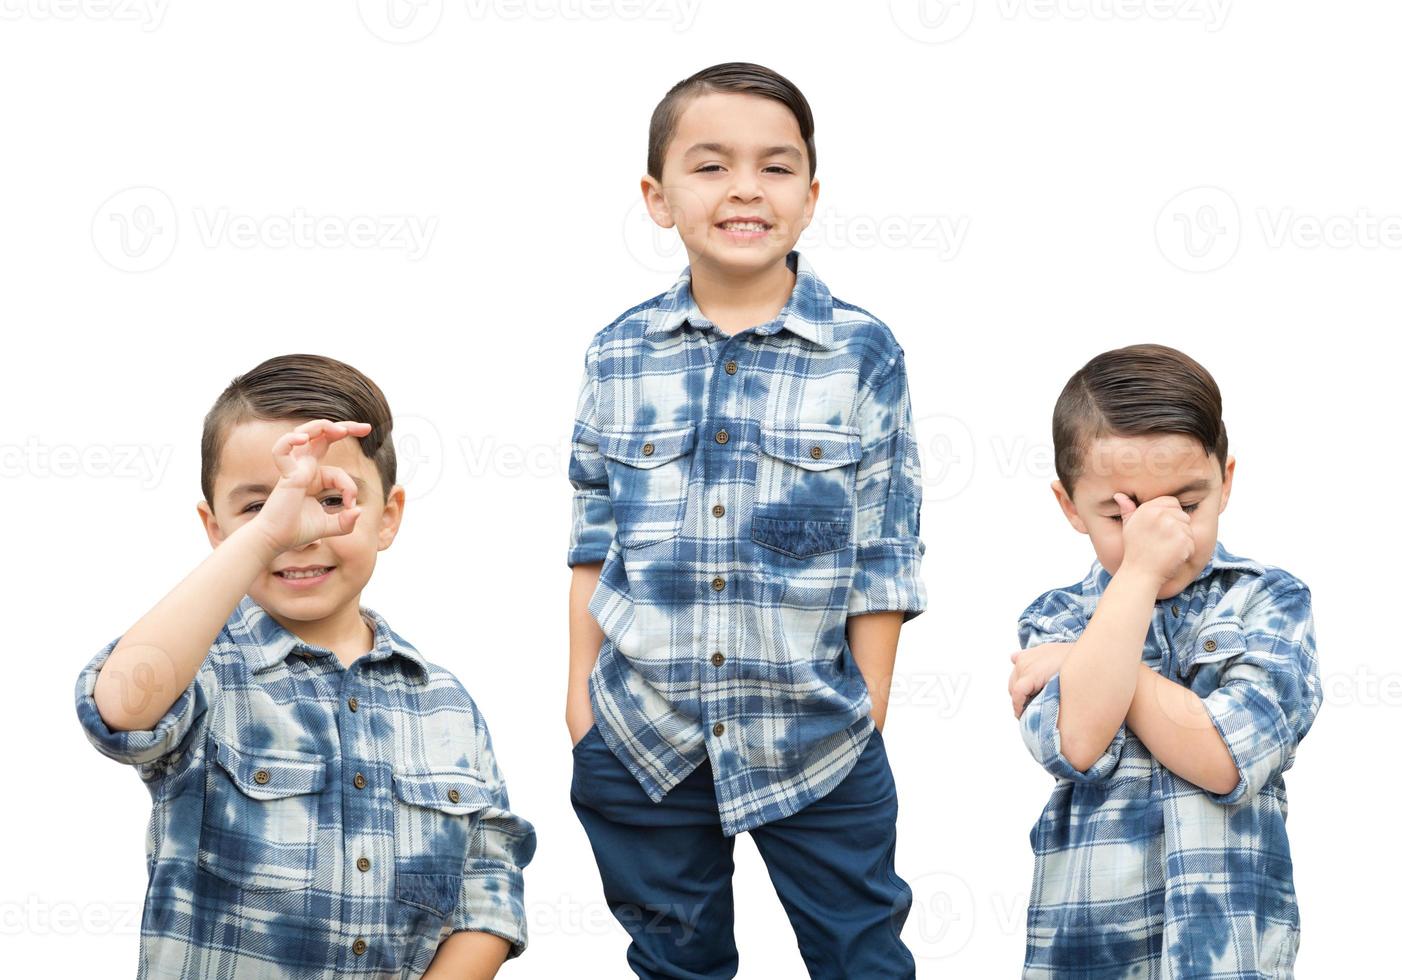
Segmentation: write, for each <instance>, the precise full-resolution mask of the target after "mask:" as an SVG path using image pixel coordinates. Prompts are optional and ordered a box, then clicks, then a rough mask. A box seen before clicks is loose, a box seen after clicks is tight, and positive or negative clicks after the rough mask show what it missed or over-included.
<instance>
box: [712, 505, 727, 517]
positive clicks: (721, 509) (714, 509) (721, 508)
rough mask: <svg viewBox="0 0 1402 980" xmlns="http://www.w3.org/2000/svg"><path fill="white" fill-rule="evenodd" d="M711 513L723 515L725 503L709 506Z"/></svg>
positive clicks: (718, 515)
mask: <svg viewBox="0 0 1402 980" xmlns="http://www.w3.org/2000/svg"><path fill="white" fill-rule="evenodd" d="M711 513H712V514H715V515H716V516H717V517H724V516H725V504H716V505H715V506H714V507H712V508H711Z"/></svg>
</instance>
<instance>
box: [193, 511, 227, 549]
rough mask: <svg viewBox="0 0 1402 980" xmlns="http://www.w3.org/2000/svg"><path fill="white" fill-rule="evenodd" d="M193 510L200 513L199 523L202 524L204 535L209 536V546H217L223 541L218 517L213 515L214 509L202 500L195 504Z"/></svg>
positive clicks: (212, 547)
mask: <svg viewBox="0 0 1402 980" xmlns="http://www.w3.org/2000/svg"><path fill="white" fill-rule="evenodd" d="M195 510H196V511H197V512H198V513H199V515H200V523H201V524H203V525H204V533H205V537H207V538H209V547H210V548H211V549H214V548H217V547H219V545H220V544H222V543H223V541H224V532H223V531H222V530H220V528H219V519H218V518H216V517H215V516H214V511H213V510H211V509H210V506H209V504H208V503H207V502H206V501H203V500H201V501H200V502H199V503H197V504H195Z"/></svg>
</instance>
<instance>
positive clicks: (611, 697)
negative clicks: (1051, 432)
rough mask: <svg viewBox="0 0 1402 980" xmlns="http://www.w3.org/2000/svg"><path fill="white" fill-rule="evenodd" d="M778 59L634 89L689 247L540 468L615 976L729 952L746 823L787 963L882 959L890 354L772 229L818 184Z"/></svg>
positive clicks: (916, 577)
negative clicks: (740, 838) (768, 884)
mask: <svg viewBox="0 0 1402 980" xmlns="http://www.w3.org/2000/svg"><path fill="white" fill-rule="evenodd" d="M813 167H814V148H813V121H812V115H811V113H810V111H809V108H808V104H807V102H806V101H805V100H804V98H803V95H802V94H801V93H800V92H799V91H798V90H797V89H796V88H795V87H794V86H793V85H792V83H790V82H789V81H788V80H786V79H784V78H782V77H781V76H779V75H777V74H775V73H774V72H772V71H770V70H768V69H766V68H762V67H760V66H758V65H752V64H723V65H717V66H715V67H712V68H708V69H706V70H704V71H701V72H699V73H697V74H696V75H693V76H692V77H690V78H688V79H686V80H684V81H682V82H680V83H679V84H678V85H676V86H675V87H674V88H673V89H672V90H671V91H670V92H668V94H667V96H666V97H665V98H664V99H663V100H662V102H661V103H660V104H659V105H658V106H657V109H656V111H655V112H654V114H653V117H652V127H651V134H650V142H649V151H648V173H647V176H646V177H644V178H643V180H642V190H643V195H644V199H645V201H646V204H647V207H648V210H649V213H650V214H651V216H652V217H653V220H655V221H656V222H657V223H658V224H659V225H661V226H662V227H669V228H670V227H676V228H677V230H678V232H679V234H680V236H681V239H682V242H683V244H684V245H685V247H686V250H687V255H688V257H689V259H690V264H689V266H688V268H687V270H686V271H685V272H684V273H683V274H682V276H681V278H680V279H679V280H678V282H677V283H676V285H674V286H673V287H672V288H671V289H670V290H669V291H668V292H666V293H664V294H662V295H660V296H656V297H654V298H653V299H651V300H648V301H646V302H644V303H642V304H640V305H638V306H636V307H634V308H633V309H631V310H628V311H627V312H625V313H624V314H623V315H622V316H620V317H619V318H618V319H617V320H615V321H614V322H613V323H612V324H610V325H609V326H607V327H605V328H604V329H603V330H601V331H599V332H598V333H597V334H596V335H595V336H594V339H593V341H592V342H591V343H590V345H589V348H588V350H587V353H586V355H585V377H584V382H583V385H582V387H581V391H580V398H579V403H578V412H577V417H576V420H575V425H574V431H573V445H572V454H571V458H570V469H569V477H570V481H571V483H572V484H573V486H574V488H575V495H574V521H573V527H572V534H571V540H570V547H569V552H568V558H567V561H568V564H569V565H570V566H571V567H572V568H573V569H574V572H573V581H572V585H571V590H570V625H571V639H570V681H569V695H568V703H567V711H566V715H567V724H568V727H569V729H570V733H571V737H572V738H573V739H574V741H575V748H574V777H573V784H572V787H571V801H572V803H573V805H574V807H575V811H576V813H577V814H578V816H579V819H580V821H581V822H582V823H583V825H584V829H585V831H586V833H587V834H588V836H589V841H590V844H591V846H592V847H593V850H594V854H595V857H596V860H597V862H598V865H599V871H600V875H601V878H602V880H603V886H604V894H605V897H606V899H607V901H608V903H609V907H610V908H611V910H612V911H613V913H614V915H615V916H616V917H617V918H618V919H619V921H620V922H621V923H622V924H623V925H624V927H625V928H626V929H627V930H628V932H629V933H630V934H631V937H632V942H631V944H630V946H629V950H628V962H629V964H630V966H631V967H632V968H633V970H634V971H635V972H636V974H637V975H638V976H639V977H644V978H652V977H683V976H685V977H697V978H701V977H707V978H709V977H733V976H734V975H735V971H736V968H737V962H738V955H737V952H736V948H735V940H734V935H733V928H732V927H733V918H734V907H733V903H732V896H731V875H732V872H733V864H732V853H733V849H734V835H735V834H737V833H739V832H741V831H749V832H750V833H751V835H752V837H753V839H754V842H755V844H756V845H757V847H758V848H759V851H760V854H761V855H762V856H763V858H764V861H765V864H766V866H767V867H768V870H769V874H770V877H771V879H772V880H773V881H774V884H775V887H776V889H777V891H778V894H779V898H780V900H781V902H782V903H783V906H784V909H785V911H786V912H787V914H788V916H789V920H790V922H791V923H792V925H793V928H794V930H795V932H796V934H797V938H798V945H799V949H800V951H801V953H802V955H803V959H804V961H805V963H806V964H807V967H808V970H809V972H810V974H811V975H812V976H814V977H825V978H826V977H831V978H837V977H863V978H876V977H911V976H914V963H913V958H912V956H911V954H910V952H909V951H908V950H907V949H906V948H905V946H904V945H903V944H902V943H901V940H900V931H901V925H902V923H903V922H904V921H905V918H906V915H907V913H908V911H909V905H910V899H911V894H910V889H909V887H908V886H907V885H906V884H905V882H904V881H902V880H901V879H900V878H899V877H898V876H897V875H896V873H895V868H894V865H893V855H894V847H895V830H896V791H895V784H894V781H893V779H892V775H891V769H890V766H889V764H888V762H887V760H886V756H885V749H884V745H883V743H882V737H881V734H880V728H881V724H882V721H883V719H884V716H885V712H886V701H887V695H888V693H889V682H890V677H891V672H892V666H893V663H894V659H895V654H896V641H897V637H898V635H899V632H900V627H901V625H902V623H903V622H905V621H907V620H909V619H912V618H914V616H916V615H917V614H918V613H920V612H921V611H922V610H923V609H924V608H925V605H926V597H925V591H924V587H923V585H922V583H921V579H920V559H921V556H922V554H923V552H924V545H923V543H922V542H921V541H920V538H919V529H920V523H919V519H920V471H919V460H918V456H917V453H916V445H915V437H914V432H913V430H912V425H911V409H910V401H909V397H908V394H907V390H906V379H905V365H904V354H903V351H902V350H901V348H900V346H899V345H898V344H897V343H896V341H895V339H894V338H893V337H892V335H891V332H890V330H889V329H888V328H887V327H886V326H885V324H883V323H881V322H880V321H879V320H877V319H875V318H874V317H873V316H871V315H870V314H869V313H867V312H866V311H865V310H862V309H859V308H857V307H855V306H852V305H850V304H848V303H844V302H842V301H841V300H838V299H835V298H833V297H832V295H831V294H830V293H829V292H828V289H827V287H826V286H825V285H824V284H823V283H822V281H821V280H819V279H818V278H817V276H816V275H815V274H814V273H813V270H812V269H811V268H810V267H809V265H808V263H807V262H806V261H805V260H804V259H803V258H802V257H800V256H799V254H798V253H797V252H795V251H793V245H794V243H795V241H796V240H797V238H798V235H799V233H800V232H801V231H802V230H803V228H804V227H805V226H806V225H807V224H808V222H809V220H810V219H811V218H812V214H813V207H814V204H815V203H816V201H817V197H818V182H817V181H816V180H815V179H813V172H814V170H813Z"/></svg>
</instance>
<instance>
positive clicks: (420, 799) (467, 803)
mask: <svg viewBox="0 0 1402 980" xmlns="http://www.w3.org/2000/svg"><path fill="white" fill-rule="evenodd" d="M394 795H395V796H397V797H399V799H401V800H402V801H404V802H405V803H412V804H413V805H414V806H423V807H428V808H430V809H433V810H440V811H442V812H443V813H448V814H451V815H453V816H455V817H461V816H464V815H466V814H469V813H474V812H476V811H478V810H481V809H482V808H484V807H488V806H491V805H492V795H491V793H490V792H489V791H488V790H487V784H486V782H485V781H484V780H483V779H482V777H481V775H479V774H478V772H477V770H475V769H467V768H453V769H432V770H424V771H419V772H395V773H394Z"/></svg>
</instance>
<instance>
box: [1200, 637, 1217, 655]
mask: <svg viewBox="0 0 1402 980" xmlns="http://www.w3.org/2000/svg"><path fill="white" fill-rule="evenodd" d="M1202 648H1203V649H1204V650H1206V651H1207V652H1208V653H1211V652H1212V651H1213V650H1216V649H1217V641H1216V640H1205V641H1203V644H1202Z"/></svg>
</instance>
